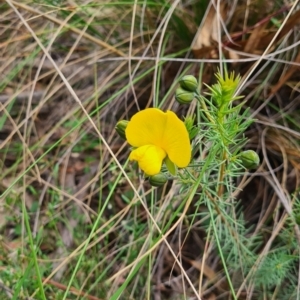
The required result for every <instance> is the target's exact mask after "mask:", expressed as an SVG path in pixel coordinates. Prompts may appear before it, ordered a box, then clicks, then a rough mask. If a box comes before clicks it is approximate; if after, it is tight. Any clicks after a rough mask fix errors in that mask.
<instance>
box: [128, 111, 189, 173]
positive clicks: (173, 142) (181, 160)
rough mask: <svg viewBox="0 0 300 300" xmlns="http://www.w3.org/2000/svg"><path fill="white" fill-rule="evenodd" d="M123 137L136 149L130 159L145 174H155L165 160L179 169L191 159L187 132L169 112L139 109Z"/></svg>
mask: <svg viewBox="0 0 300 300" xmlns="http://www.w3.org/2000/svg"><path fill="white" fill-rule="evenodd" d="M125 134H126V139H127V141H128V143H129V144H130V145H131V146H133V147H135V149H134V150H132V152H131V153H130V156H129V159H130V160H135V161H137V162H138V164H139V167H140V168H141V169H142V170H143V171H144V172H145V173H146V174H147V175H155V174H158V173H159V172H160V169H161V166H162V162H163V160H164V159H165V158H166V157H168V158H169V160H171V162H173V163H174V164H175V165H176V166H177V167H179V168H184V167H186V166H187V165H188V164H189V162H190V160H191V146H190V140H189V134H188V131H187V129H186V127H185V125H184V123H183V122H182V121H181V120H180V119H179V118H178V117H177V116H176V114H174V113H173V112H172V111H167V112H163V111H161V110H160V109H157V108H147V109H145V110H142V111H140V112H138V113H136V114H135V115H134V116H133V117H132V118H131V120H130V121H129V123H128V125H127V127H126V130H125Z"/></svg>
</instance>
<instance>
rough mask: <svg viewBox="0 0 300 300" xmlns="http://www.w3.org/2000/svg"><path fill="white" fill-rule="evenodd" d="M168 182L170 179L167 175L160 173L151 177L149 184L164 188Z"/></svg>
mask: <svg viewBox="0 0 300 300" xmlns="http://www.w3.org/2000/svg"><path fill="white" fill-rule="evenodd" d="M167 181H168V178H167V176H166V175H165V174H163V173H158V174H156V175H153V176H150V177H149V182H150V184H151V185H152V186H156V187H158V186H162V185H164V184H165V183H166V182H167Z"/></svg>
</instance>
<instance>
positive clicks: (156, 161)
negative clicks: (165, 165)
mask: <svg viewBox="0 0 300 300" xmlns="http://www.w3.org/2000/svg"><path fill="white" fill-rule="evenodd" d="M166 155H167V154H166V152H165V151H164V150H162V149H161V148H159V147H156V146H153V145H145V146H142V147H139V148H137V149H134V150H133V151H132V152H131V153H130V155H129V159H130V160H136V161H137V162H138V163H139V167H140V169H141V170H143V171H144V172H145V173H146V174H147V175H156V174H158V173H159V172H160V169H161V165H162V161H163V159H164V158H165V157H166Z"/></svg>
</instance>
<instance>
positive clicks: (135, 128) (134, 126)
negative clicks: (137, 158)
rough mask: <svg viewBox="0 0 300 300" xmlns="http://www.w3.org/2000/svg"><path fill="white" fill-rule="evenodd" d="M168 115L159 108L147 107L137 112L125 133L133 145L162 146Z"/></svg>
mask: <svg viewBox="0 0 300 300" xmlns="http://www.w3.org/2000/svg"><path fill="white" fill-rule="evenodd" d="M166 122H167V115H166V113H164V112H163V111H161V110H160V109H157V108H147V109H144V110H141V111H139V112H138V113H136V114H135V115H134V116H133V117H132V118H131V120H130V121H129V123H128V125H127V128H126V131H125V134H126V139H127V142H128V143H129V144H130V145H131V146H133V147H140V146H144V145H156V146H158V147H159V146H161V144H162V138H163V134H164V128H165V125H166Z"/></svg>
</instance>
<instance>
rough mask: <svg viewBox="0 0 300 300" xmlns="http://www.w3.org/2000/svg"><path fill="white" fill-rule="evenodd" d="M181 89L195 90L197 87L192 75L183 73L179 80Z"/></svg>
mask: <svg viewBox="0 0 300 300" xmlns="http://www.w3.org/2000/svg"><path fill="white" fill-rule="evenodd" d="M179 84H180V86H181V87H182V89H184V90H186V91H188V92H196V91H197V88H198V82H197V79H196V78H195V77H194V76H193V75H185V76H183V77H182V78H181V79H180V80H179Z"/></svg>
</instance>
